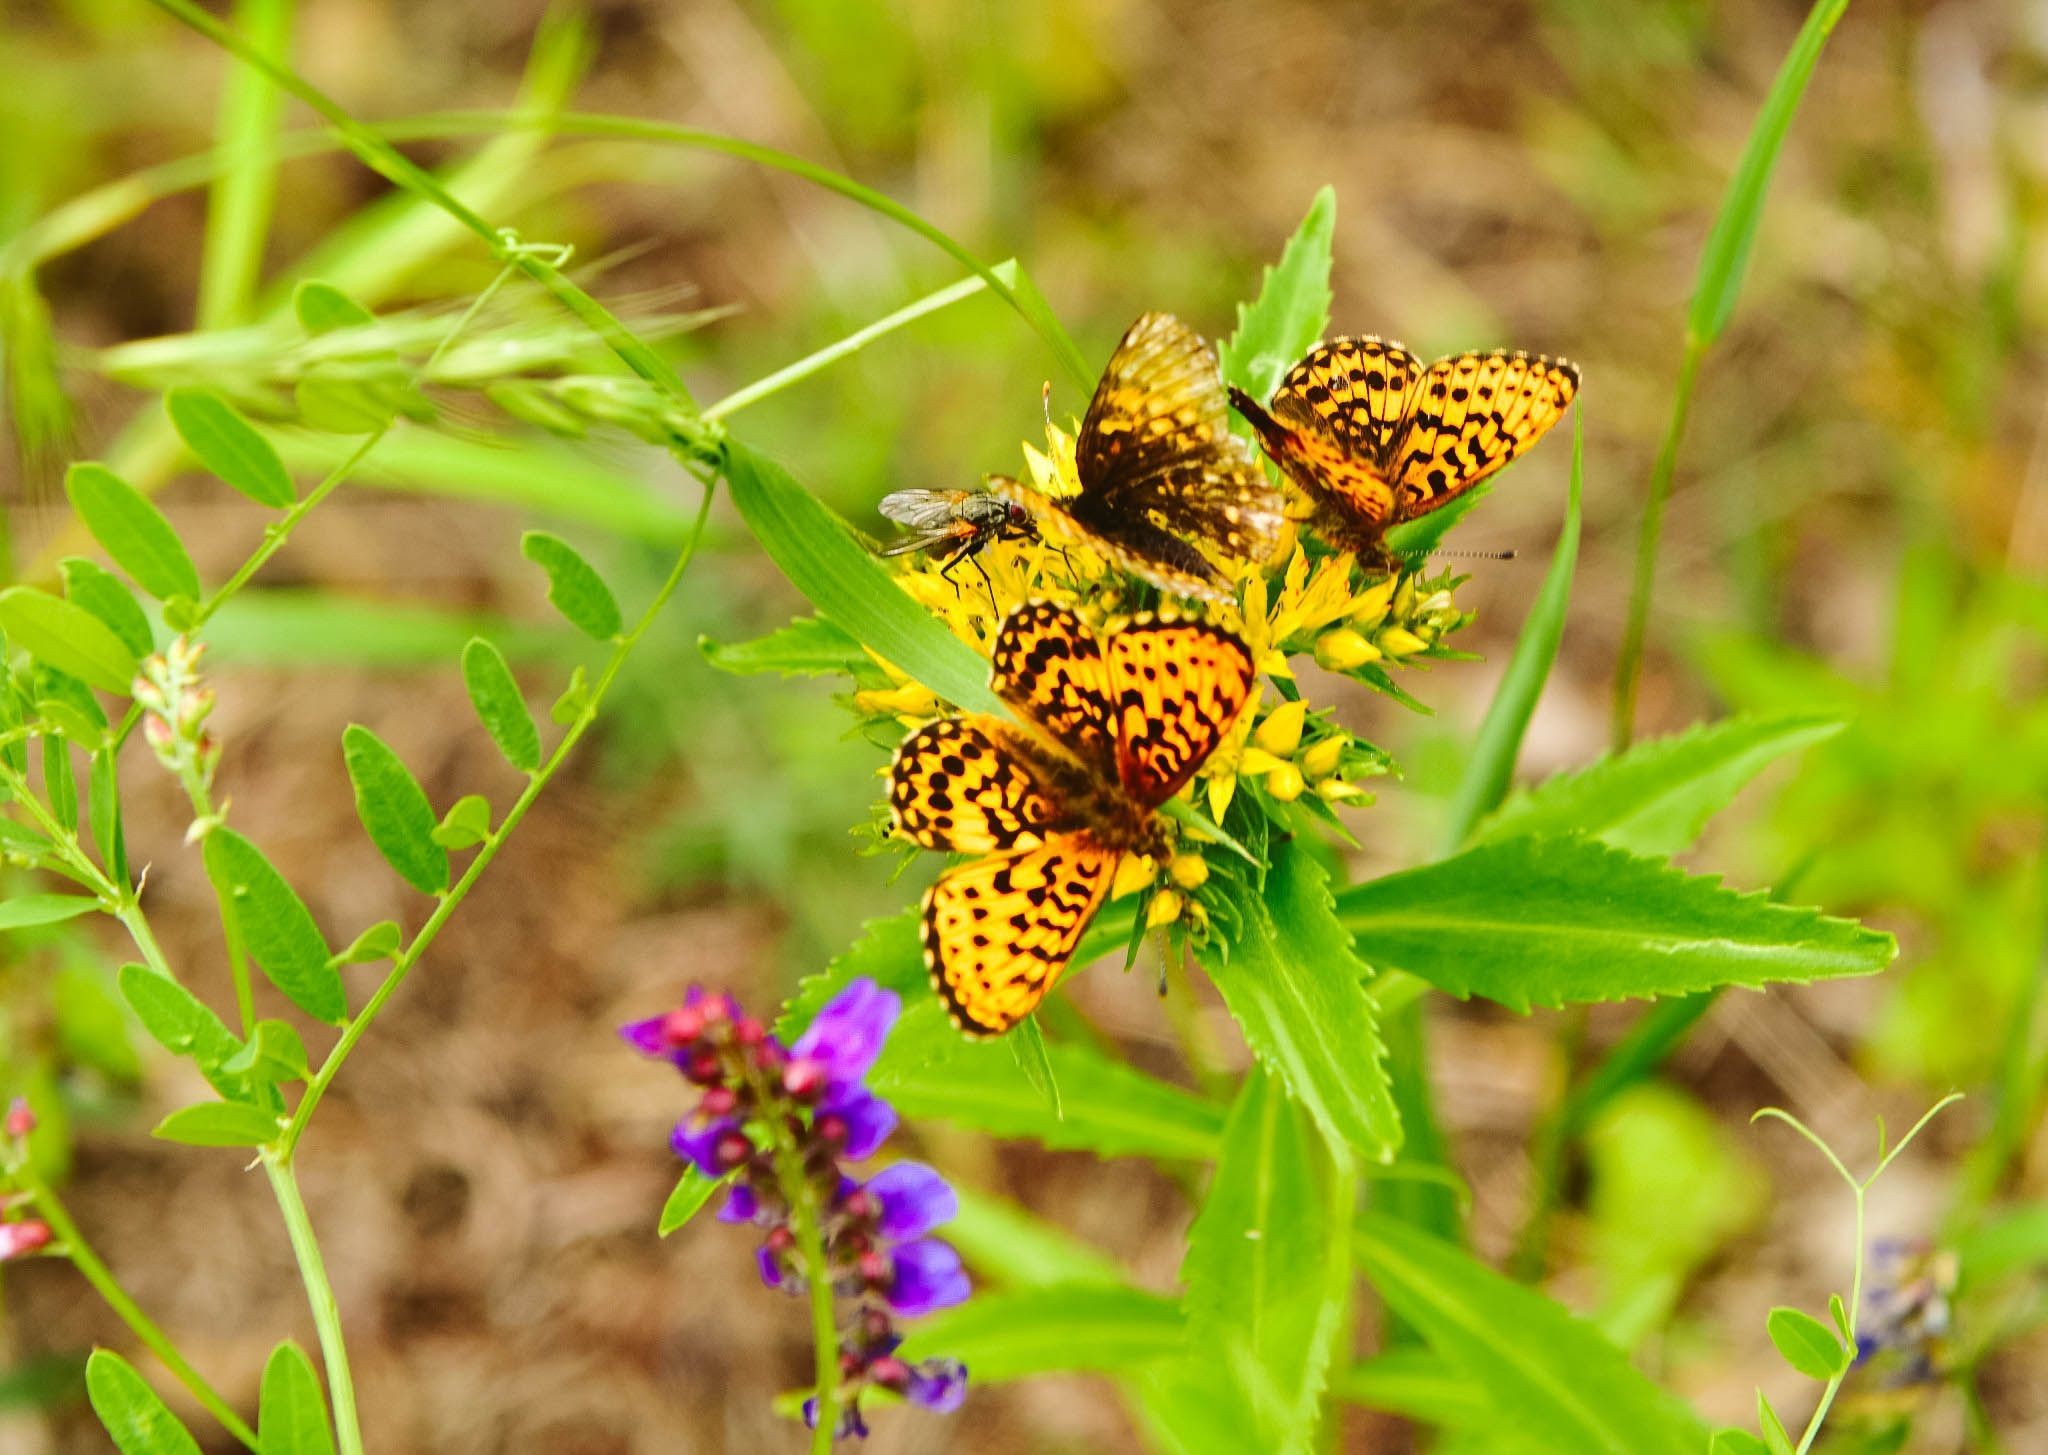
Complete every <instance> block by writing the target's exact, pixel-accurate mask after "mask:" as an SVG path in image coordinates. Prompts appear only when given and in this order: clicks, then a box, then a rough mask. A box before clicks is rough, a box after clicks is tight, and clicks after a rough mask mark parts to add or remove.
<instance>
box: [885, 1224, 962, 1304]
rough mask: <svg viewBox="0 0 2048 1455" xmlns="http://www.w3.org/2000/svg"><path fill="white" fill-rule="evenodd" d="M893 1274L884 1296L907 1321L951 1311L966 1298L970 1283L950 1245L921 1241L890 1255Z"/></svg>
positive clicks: (934, 1239)
mask: <svg viewBox="0 0 2048 1455" xmlns="http://www.w3.org/2000/svg"><path fill="white" fill-rule="evenodd" d="M889 1256H890V1260H891V1262H892V1264H893V1268H894V1271H893V1274H892V1276H891V1277H890V1279H889V1288H888V1291H887V1292H886V1293H885V1294H883V1297H884V1298H885V1299H887V1300H888V1304H889V1307H890V1308H892V1309H894V1310H896V1312H897V1313H899V1314H902V1315H904V1316H905V1317H906V1318H915V1317H917V1316H918V1315H919V1314H928V1313H933V1312H935V1311H937V1310H939V1309H942V1308H951V1307H952V1306H953V1305H954V1304H956V1303H961V1302H964V1301H965V1300H966V1298H967V1295H968V1292H969V1291H970V1289H969V1284H968V1282H967V1273H966V1270H965V1269H963V1268H961V1266H960V1255H959V1254H958V1253H956V1252H954V1251H953V1245H952V1244H951V1243H945V1242H941V1241H940V1240H939V1239H937V1238H919V1239H917V1240H916V1241H915V1242H910V1243H905V1244H903V1246H901V1247H900V1248H897V1249H894V1250H893V1251H892V1252H891V1253H890V1255H889Z"/></svg>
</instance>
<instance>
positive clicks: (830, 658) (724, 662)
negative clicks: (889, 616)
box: [697, 616, 874, 677]
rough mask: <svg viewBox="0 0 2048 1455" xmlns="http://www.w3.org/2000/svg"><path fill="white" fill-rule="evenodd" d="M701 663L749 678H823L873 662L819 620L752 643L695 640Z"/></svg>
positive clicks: (812, 619)
mask: <svg viewBox="0 0 2048 1455" xmlns="http://www.w3.org/2000/svg"><path fill="white" fill-rule="evenodd" d="M697 649H698V650H699V651H701V652H703V654H704V660H705V661H707V662H709V663H710V664H711V665H712V666H714V667H716V668H717V669H718V670H719V671H721V672H730V673H732V674H733V675H734V676H736V677H753V676H758V675H760V674H762V673H766V672H773V673H776V674H777V675H779V676H783V677H823V676H829V675H832V674H834V673H840V672H844V673H848V674H858V673H861V672H865V671H870V670H873V668H874V659H873V658H871V657H870V656H868V654H867V653H866V652H865V651H864V650H862V648H861V644H860V643H859V642H857V641H855V640H854V639H853V638H852V637H850V636H848V635H847V634H846V633H845V632H843V631H841V630H840V629H839V628H838V627H836V626H834V625H832V623H831V622H829V621H826V620H825V619H824V618H823V617H821V616H805V617H799V618H797V620H795V621H793V622H791V623H790V624H789V625H788V626H785V627H778V628H777V629H776V630H774V631H772V632H770V633H768V635H767V636H765V637H755V638H754V639H753V640H752V641H746V642H730V643H720V642H714V641H712V640H711V638H709V637H699V638H698V639H697Z"/></svg>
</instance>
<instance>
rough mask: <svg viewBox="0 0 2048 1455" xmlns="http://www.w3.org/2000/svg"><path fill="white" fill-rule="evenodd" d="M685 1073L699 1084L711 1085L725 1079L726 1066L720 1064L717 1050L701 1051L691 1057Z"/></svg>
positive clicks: (684, 1069) (684, 1070)
mask: <svg viewBox="0 0 2048 1455" xmlns="http://www.w3.org/2000/svg"><path fill="white" fill-rule="evenodd" d="M683 1075H685V1076H687V1077H689V1078H690V1080H692V1081H694V1082H696V1083H697V1084H698V1085H699V1086H709V1085H711V1084H712V1083H713V1082H716V1081H719V1080H722V1079H723V1075H724V1068H723V1067H721V1066H720V1065H719V1064H718V1053H717V1052H716V1051H699V1052H698V1053H697V1054H696V1055H694V1056H692V1057H691V1058H690V1064H689V1065H688V1066H686V1067H684V1068H683Z"/></svg>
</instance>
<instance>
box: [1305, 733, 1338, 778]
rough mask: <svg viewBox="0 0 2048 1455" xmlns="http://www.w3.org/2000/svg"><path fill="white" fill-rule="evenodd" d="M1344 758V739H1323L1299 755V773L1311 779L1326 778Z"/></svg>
mask: <svg viewBox="0 0 2048 1455" xmlns="http://www.w3.org/2000/svg"><path fill="white" fill-rule="evenodd" d="M1343 758H1344V739H1342V738H1336V737H1332V738H1324V739H1323V740H1322V741H1321V742H1320V743H1317V744H1316V745H1315V746H1314V747H1312V748H1310V749H1309V750H1308V751H1307V752H1306V753H1303V754H1302V755H1301V771H1302V772H1304V773H1306V774H1307V775H1308V776H1309V777H1311V778H1327V777H1329V776H1330V775H1331V774H1332V773H1334V772H1336V771H1337V764H1338V763H1340V762H1342V761H1343Z"/></svg>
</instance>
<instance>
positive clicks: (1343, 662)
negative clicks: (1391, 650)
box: [1316, 626, 1380, 672]
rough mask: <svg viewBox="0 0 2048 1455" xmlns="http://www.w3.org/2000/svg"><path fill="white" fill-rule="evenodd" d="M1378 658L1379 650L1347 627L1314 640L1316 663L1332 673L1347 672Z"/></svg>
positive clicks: (1326, 633) (1325, 633)
mask: <svg viewBox="0 0 2048 1455" xmlns="http://www.w3.org/2000/svg"><path fill="white" fill-rule="evenodd" d="M1379 657H1380V649H1379V648H1378V647H1376V646H1374V645H1373V644H1372V643H1371V642H1369V641H1367V640H1366V639H1365V638H1364V637H1363V636H1361V635H1359V633H1357V632H1355V631H1353V630H1352V629H1351V628H1350V627H1348V626H1344V627H1338V628H1337V630H1335V631H1333V632H1324V633H1323V634H1322V635H1321V636H1319V637H1317V638H1316V661H1317V662H1318V663H1319V664H1320V665H1322V666H1323V667H1326V668H1328V669H1329V670H1330V671H1332V672H1349V671H1351V670H1352V669H1353V668H1354V667H1363V666H1364V665H1365V664H1366V663H1368V662H1376V661H1378V660H1379Z"/></svg>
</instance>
